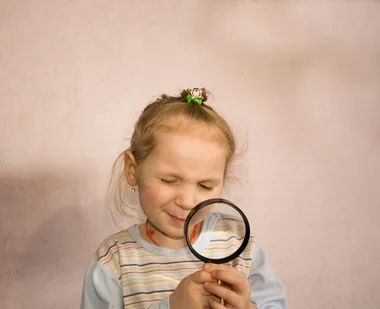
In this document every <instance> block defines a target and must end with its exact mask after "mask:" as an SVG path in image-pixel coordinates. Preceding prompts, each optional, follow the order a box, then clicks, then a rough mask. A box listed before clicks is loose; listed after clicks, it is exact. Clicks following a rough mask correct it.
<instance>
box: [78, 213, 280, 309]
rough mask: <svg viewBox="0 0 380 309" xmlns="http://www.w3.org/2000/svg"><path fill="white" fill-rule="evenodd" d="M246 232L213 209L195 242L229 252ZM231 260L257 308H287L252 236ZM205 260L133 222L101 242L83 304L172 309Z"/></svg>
mask: <svg viewBox="0 0 380 309" xmlns="http://www.w3.org/2000/svg"><path fill="white" fill-rule="evenodd" d="M244 236H245V227H244V225H243V224H241V223H240V222H236V221H234V220H231V218H229V217H226V216H224V215H215V214H213V215H212V216H209V218H208V219H206V220H205V222H204V224H203V225H202V228H201V231H200V235H199V237H198V239H197V240H196V242H195V243H194V244H193V247H194V249H195V250H196V251H197V252H199V253H200V254H202V255H204V256H207V257H211V258H221V257H226V256H229V255H230V254H232V253H233V252H235V251H236V250H237V248H238V247H240V245H241V243H242V240H243V239H244ZM254 259H255V260H254ZM228 264H229V265H231V266H233V267H234V268H235V269H237V270H238V271H239V272H240V273H241V274H243V275H244V276H245V277H246V278H248V279H249V281H250V283H251V301H252V302H253V303H255V304H256V306H258V308H261V307H262V306H265V307H262V308H265V309H267V308H268V309H269V308H280V309H283V308H285V293H284V288H283V286H282V284H281V282H280V281H279V279H278V278H277V277H276V276H275V274H274V272H273V270H272V269H271V267H270V265H269V264H268V262H267V260H266V258H265V254H264V252H263V250H262V249H261V248H260V246H259V245H258V244H256V242H255V239H254V238H253V237H250V239H249V241H248V245H247V247H246V248H245V250H244V251H243V252H242V253H241V254H240V255H239V256H238V257H237V258H235V259H234V260H233V261H231V262H229V263H228ZM203 265H204V263H203V262H202V261H200V260H198V259H197V258H196V257H195V256H194V255H193V254H192V253H191V251H190V250H189V248H183V249H176V250H174V249H166V248H161V247H158V246H155V245H153V244H150V243H148V242H146V241H145V240H144V239H143V238H142V237H141V236H140V234H139V230H138V226H137V225H133V226H131V227H129V228H128V229H127V230H124V231H121V232H119V233H117V234H114V235H111V236H110V237H108V238H107V239H106V240H104V241H103V242H102V244H101V245H100V246H99V248H98V250H97V251H96V253H95V255H94V258H93V261H92V262H91V264H90V265H89V268H88V270H87V272H86V278H85V282H84V286H83V294H82V304H81V308H82V309H111V308H115V309H122V308H124V309H137V308H150V309H156V308H157V309H158V308H160V309H169V296H170V294H171V293H173V291H174V290H175V289H176V287H177V285H178V284H179V283H180V282H181V280H183V279H184V278H185V277H187V276H189V275H191V274H192V273H194V272H196V271H198V270H201V269H202V268H203ZM268 305H269V306H268Z"/></svg>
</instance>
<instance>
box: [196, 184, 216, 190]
mask: <svg viewBox="0 0 380 309" xmlns="http://www.w3.org/2000/svg"><path fill="white" fill-rule="evenodd" d="M199 186H200V187H201V188H202V189H203V190H206V191H211V190H212V189H214V188H213V187H210V186H206V185H203V184H200V185H199Z"/></svg>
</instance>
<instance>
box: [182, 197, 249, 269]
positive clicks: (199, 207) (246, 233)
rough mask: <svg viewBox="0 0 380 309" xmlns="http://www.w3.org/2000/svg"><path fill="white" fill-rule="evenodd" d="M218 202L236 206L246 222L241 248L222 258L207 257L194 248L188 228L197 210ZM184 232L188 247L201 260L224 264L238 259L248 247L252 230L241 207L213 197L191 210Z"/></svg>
mask: <svg viewBox="0 0 380 309" xmlns="http://www.w3.org/2000/svg"><path fill="white" fill-rule="evenodd" d="M217 203H219V204H220V203H222V204H227V205H229V206H231V207H232V208H234V209H235V210H236V211H237V212H238V213H239V214H240V215H241V217H242V218H243V221H244V224H245V236H244V240H243V242H242V244H241V245H240V247H239V249H237V250H236V251H235V252H234V253H232V254H231V255H229V256H227V257H224V258H221V259H211V258H207V257H205V256H203V255H201V254H199V253H198V252H197V251H196V250H195V249H194V248H193V246H192V244H191V242H190V239H189V237H188V233H187V229H188V226H189V223H190V221H191V219H192V218H193V216H194V215H195V214H196V213H197V211H199V210H201V209H202V208H204V207H206V206H209V205H211V204H217ZM184 233H185V238H186V243H187V246H188V248H189V249H190V251H191V253H193V254H194V255H195V256H196V257H197V258H198V259H200V260H201V261H203V262H205V263H213V264H224V263H228V262H230V261H232V260H234V259H236V258H237V257H238V256H239V255H240V254H241V253H242V252H243V251H244V249H245V248H246V247H247V244H248V241H249V237H250V235H251V230H250V226H249V222H248V219H247V217H246V216H245V214H244V213H243V212H242V211H241V210H240V208H239V207H237V206H236V205H235V204H234V203H232V202H230V201H229V200H226V199H223V198H212V199H208V200H205V201H203V202H200V203H199V204H198V205H196V206H195V207H194V208H193V209H192V210H191V211H190V213H189V214H188V216H187V218H186V221H185V226H184Z"/></svg>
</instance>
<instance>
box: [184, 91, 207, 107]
mask: <svg viewBox="0 0 380 309" xmlns="http://www.w3.org/2000/svg"><path fill="white" fill-rule="evenodd" d="M187 91H189V94H188V95H187V97H186V99H187V102H189V103H191V102H196V103H198V104H199V105H201V104H202V102H203V91H205V88H202V89H199V88H193V89H191V90H190V89H187Z"/></svg>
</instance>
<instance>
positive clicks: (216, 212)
mask: <svg viewBox="0 0 380 309" xmlns="http://www.w3.org/2000/svg"><path fill="white" fill-rule="evenodd" d="M199 229H201V237H198V239H197V240H196V241H195V242H194V236H195V234H196V232H197V230H199ZM184 233H185V239H186V243H187V246H188V247H189V249H190V251H191V252H192V253H193V254H194V255H195V256H196V257H197V258H198V259H200V260H201V261H203V262H205V263H214V264H224V263H228V262H230V261H232V260H234V259H236V258H237V257H238V256H239V255H240V254H241V253H242V252H243V251H244V249H245V248H246V247H247V244H248V241H249V237H250V226H249V222H248V219H247V217H246V216H245V214H244V213H243V211H242V210H241V209H240V208H239V207H237V206H236V205H235V204H234V203H232V202H230V201H228V200H226V199H222V198H214V199H208V200H205V201H203V202H201V203H199V204H198V205H196V206H195V207H194V208H193V209H192V210H191V211H190V213H189V215H188V216H187V218H186V221H185V226H184ZM218 283H219V284H221V283H220V281H219V282H218ZM221 303H222V304H224V301H223V300H221Z"/></svg>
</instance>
